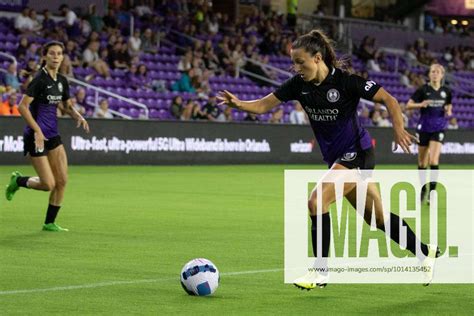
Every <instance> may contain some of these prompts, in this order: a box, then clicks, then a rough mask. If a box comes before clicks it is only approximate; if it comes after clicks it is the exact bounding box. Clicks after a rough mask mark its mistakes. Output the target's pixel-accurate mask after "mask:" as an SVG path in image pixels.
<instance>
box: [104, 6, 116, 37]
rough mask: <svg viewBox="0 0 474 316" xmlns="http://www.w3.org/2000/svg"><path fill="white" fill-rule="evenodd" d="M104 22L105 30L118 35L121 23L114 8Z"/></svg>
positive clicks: (109, 11) (108, 12) (110, 9)
mask: <svg viewBox="0 0 474 316" xmlns="http://www.w3.org/2000/svg"><path fill="white" fill-rule="evenodd" d="M102 20H103V21H104V26H105V30H106V31H107V33H109V34H117V33H118V28H119V26H120V24H119V21H118V19H117V17H116V15H115V10H114V9H113V8H109V10H108V11H107V15H106V16H104V17H103V19H102Z"/></svg>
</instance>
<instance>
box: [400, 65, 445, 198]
mask: <svg viewBox="0 0 474 316" xmlns="http://www.w3.org/2000/svg"><path fill="white" fill-rule="evenodd" d="M444 73H445V72H444V67H443V66H442V65H440V64H433V65H431V67H430V72H429V79H430V82H429V83H427V84H425V85H423V86H422V87H420V88H419V89H418V90H416V91H415V93H414V94H413V95H412V97H411V98H410V100H408V103H407V109H420V114H421V115H420V120H419V122H418V125H417V127H416V131H417V134H418V137H419V139H420V142H419V144H418V169H419V170H420V178H421V179H420V180H421V182H422V185H423V186H422V189H421V201H422V202H424V201H425V200H426V201H427V202H428V203H429V192H430V191H432V190H434V189H435V188H436V180H437V176H436V175H437V171H438V169H439V156H440V154H441V146H442V144H443V140H444V129H445V128H446V125H447V123H448V117H449V116H451V115H452V108H453V106H452V104H451V90H450V89H449V88H447V87H445V86H444V85H442V80H443V77H444ZM428 163H429V164H430V169H431V179H430V180H431V182H430V185H429V191H428V190H427V186H425V185H424V184H425V181H426V176H425V175H426V173H425V171H424V170H426V168H427V167H428Z"/></svg>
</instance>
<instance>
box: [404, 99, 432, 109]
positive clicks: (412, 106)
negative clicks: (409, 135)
mask: <svg viewBox="0 0 474 316" xmlns="http://www.w3.org/2000/svg"><path fill="white" fill-rule="evenodd" d="M431 102H432V101H431V100H424V101H422V102H420V103H416V102H415V101H413V100H412V99H410V100H408V102H407V110H413V109H421V108H426V107H427V106H428V105H429V104H430V103H431Z"/></svg>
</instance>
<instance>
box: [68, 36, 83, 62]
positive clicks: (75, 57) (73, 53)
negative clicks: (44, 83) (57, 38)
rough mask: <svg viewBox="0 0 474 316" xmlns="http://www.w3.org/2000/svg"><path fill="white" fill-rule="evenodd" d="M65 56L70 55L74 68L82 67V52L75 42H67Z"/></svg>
mask: <svg viewBox="0 0 474 316" xmlns="http://www.w3.org/2000/svg"><path fill="white" fill-rule="evenodd" d="M64 54H65V55H68V57H69V59H70V60H71V64H72V66H74V67H79V66H81V64H82V61H81V55H80V50H79V48H78V45H77V43H76V42H75V41H73V40H69V41H67V43H66V48H65V51H64Z"/></svg>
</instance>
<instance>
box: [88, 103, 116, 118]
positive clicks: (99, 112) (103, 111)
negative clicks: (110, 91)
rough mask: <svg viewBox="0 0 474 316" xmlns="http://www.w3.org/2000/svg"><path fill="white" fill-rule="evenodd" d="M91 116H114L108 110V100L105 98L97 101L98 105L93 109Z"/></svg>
mask: <svg viewBox="0 0 474 316" xmlns="http://www.w3.org/2000/svg"><path fill="white" fill-rule="evenodd" d="M93 117H95V118H106V119H111V118H114V116H113V114H112V113H110V110H109V101H107V99H102V100H100V102H99V106H98V107H97V108H96V109H95V112H94V115H93Z"/></svg>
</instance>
